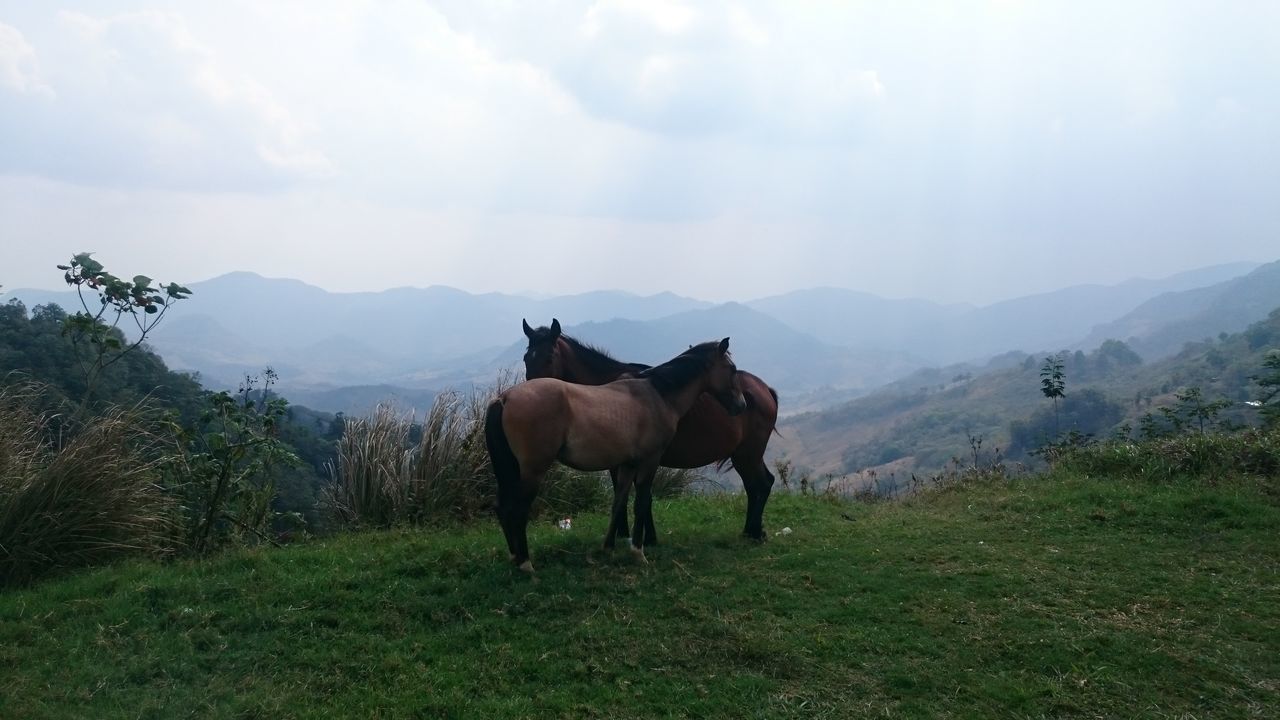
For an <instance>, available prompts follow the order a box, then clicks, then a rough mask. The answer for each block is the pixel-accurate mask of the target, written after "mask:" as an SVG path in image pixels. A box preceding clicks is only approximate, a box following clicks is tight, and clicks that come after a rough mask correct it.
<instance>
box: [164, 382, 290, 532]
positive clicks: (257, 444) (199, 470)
mask: <svg viewBox="0 0 1280 720" xmlns="http://www.w3.org/2000/svg"><path fill="white" fill-rule="evenodd" d="M275 382H276V373H275V371H273V370H272V369H271V368H267V369H266V370H265V371H264V372H263V375H262V377H261V378H257V377H251V376H247V377H245V379H244V382H243V383H241V385H240V387H239V389H238V391H237V393H236V394H235V395H232V394H231V393H228V392H226V391H222V392H217V393H214V394H212V395H211V396H209V400H208V402H209V405H208V408H207V409H206V410H205V412H204V414H203V415H202V416H201V417H200V421H199V424H198V425H197V426H196V427H195V428H182V427H178V426H177V425H176V424H175V425H174V432H175V434H176V435H177V436H178V437H179V438H180V439H181V441H182V448H183V452H182V454H181V455H180V457H179V464H180V467H179V468H177V469H176V476H177V489H178V492H179V493H180V494H181V495H182V496H183V498H184V500H185V505H184V507H185V509H186V511H187V514H188V519H187V526H188V535H187V541H188V545H189V547H190V549H191V550H192V551H193V552H195V553H197V554H202V553H207V552H209V551H210V550H212V549H213V548H215V547H216V546H218V545H219V544H221V543H222V542H223V541H224V540H227V539H230V538H232V537H235V536H239V539H241V540H253V539H258V540H269V536H268V535H267V534H266V531H267V529H268V527H269V525H270V522H271V520H272V519H274V515H273V513H272V510H271V501H272V500H273V499H274V498H275V481H274V470H275V468H277V467H280V466H285V465H290V466H297V465H299V464H300V461H299V460H298V458H297V456H296V455H294V454H293V452H292V450H290V449H289V447H288V446H287V445H285V444H284V443H283V442H282V441H281V440H280V439H279V438H278V436H277V428H278V426H279V424H280V422H281V420H282V418H283V417H284V416H285V414H286V412H287V411H288V403H287V402H286V401H285V400H284V399H283V398H279V397H272V396H271V387H272V385H274V384H275Z"/></svg>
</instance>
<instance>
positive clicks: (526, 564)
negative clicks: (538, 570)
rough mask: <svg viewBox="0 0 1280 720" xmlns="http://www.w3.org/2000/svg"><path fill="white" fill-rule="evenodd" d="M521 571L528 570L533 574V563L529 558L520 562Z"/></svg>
mask: <svg viewBox="0 0 1280 720" xmlns="http://www.w3.org/2000/svg"><path fill="white" fill-rule="evenodd" d="M520 571H521V572H527V573H529V574H530V575H532V574H533V563H531V562H529V561H528V560H525V561H524V562H522V563H520Z"/></svg>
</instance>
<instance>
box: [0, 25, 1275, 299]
mask: <svg viewBox="0 0 1280 720" xmlns="http://www.w3.org/2000/svg"><path fill="white" fill-rule="evenodd" d="M1277 38H1280V3H1277V2H1274V0H1261V1H1259V2H1249V1H1247V0H1236V1H1233V2H1226V3H1211V2H1189V1H1185V2H1184V1H1180V0H1125V2H1112V1H1107V2H1092V1H1087V0H1086V1H1081V0H1075V1H1072V2H1056V1H1053V0H1025V1H1018V0H972V1H969V2H964V1H960V0H957V1H954V2H943V1H941V0H939V1H937V2H924V1H920V2H913V1H910V0H901V1H899V0H895V1H894V2H887V1H886V2H832V3H825V2H776V3H767V2H750V1H747V2H716V1H714V0H710V1H707V2H697V3H684V2H677V1H676V0H614V1H609V2H590V1H582V2H578V1H573V0H547V1H545V2H528V3H526V2H510V0H441V1H439V2H420V1H417V0H414V1H412V2H409V1H405V2H395V1H389V2H373V1H371V0H370V1H360V0H351V1H338V0H274V1H273V2H269V3H264V2H257V1H255V0H220V1H219V2H216V3H210V2H203V1H196V0H170V1H168V2H158V1H147V0H139V1H137V2H129V1H127V0H122V1H120V2H100V1H93V0H79V1H77V0H68V1H67V2H60V1H58V0H49V1H48V2H26V1H25V0H0V286H3V287H4V288H8V289H16V288H24V287H26V288H49V289H55V288H57V287H58V286H59V284H60V283H61V274H60V273H59V271H57V270H56V269H55V267H54V266H55V265H57V264H58V263H60V262H65V260H66V259H68V258H69V257H70V256H71V255H72V254H74V253H77V252H81V251H91V252H94V253H95V257H96V258H98V259H99V260H100V261H102V262H103V263H104V264H105V265H106V266H107V267H108V269H109V270H112V271H116V272H118V273H119V274H122V275H126V276H132V275H134V274H137V273H145V274H147V275H150V276H152V277H154V278H157V279H159V280H162V281H165V282H168V281H177V282H182V283H190V282H195V281H199V280H203V279H207V278H210V277H213V276H216V275H219V274H222V273H225V272H230V271H234V270H249V271H253V272H257V273H259V274H262V275H266V276H268V277H291V278H298V279H301V280H304V281H306V282H309V283H312V284H314V285H318V286H320V287H323V288H325V289H328V290H332V291H357V290H379V289H384V288H389V287H398V286H406V285H408V286H418V287H422V286H427V285H449V286H453V287H458V288H462V289H464V290H468V291H472V292H489V291H502V292H535V293H547V294H562V293H576V292H584V291H588V290H595V289H622V290H628V291H632V292H637V293H645V294H648V293H654V292H660V291H672V292H676V293H679V294H682V295H688V296H692V297H697V298H702V299H708V300H716V301H723V300H748V299H753V298H758V297H763V296H766V295H772V294H777V293H782V292H787V291H790V290H795V289H800V288H806V287H815V286H835V287H847V288H852V289H856V290H863V291H867V292H873V293H876V294H879V295H884V296H887V297H922V298H928V299H932V300H937V301H943V302H972V303H977V304H983V303H988V302H993V301H996V300H1000V299H1006V298H1010V297H1016V296H1019V295H1025V294H1028V293H1032V292H1040V291H1047V290H1052V289H1057V288H1061V287H1065V286H1069V285H1075V284H1080V283H1114V282H1119V281H1122V280H1125V279H1128V278H1131V277H1139V276H1141V277H1161V276H1165V275H1169V274H1172V273H1175V272H1179V271H1183V270H1188V269H1192V268H1197V267H1202V266H1206V265H1212V264H1217V263H1226V262H1236V261H1256V262H1268V261H1273V260H1277V259H1280V202H1278V201H1277V198H1280V42H1278V41H1277Z"/></svg>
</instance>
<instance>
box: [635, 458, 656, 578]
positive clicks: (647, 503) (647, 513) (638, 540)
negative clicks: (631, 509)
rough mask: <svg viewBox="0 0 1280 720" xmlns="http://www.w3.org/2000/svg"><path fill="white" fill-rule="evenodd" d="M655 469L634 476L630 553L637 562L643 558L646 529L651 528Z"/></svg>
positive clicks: (643, 559)
mask: <svg viewBox="0 0 1280 720" xmlns="http://www.w3.org/2000/svg"><path fill="white" fill-rule="evenodd" d="M656 470H657V468H656V467H652V468H646V469H644V470H642V471H640V472H639V473H637V475H636V481H635V483H636V517H635V522H634V523H632V526H631V552H632V554H634V555H635V556H636V559H637V560H640V561H641V562H647V560H645V557H644V540H645V533H646V529H647V528H651V527H653V475H654V472H655V471H656Z"/></svg>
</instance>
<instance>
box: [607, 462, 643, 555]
mask: <svg viewBox="0 0 1280 720" xmlns="http://www.w3.org/2000/svg"><path fill="white" fill-rule="evenodd" d="M609 475H610V477H612V478H613V510H612V511H611V512H610V513H609V529H608V530H606V531H605V533H604V549H605V550H612V549H613V541H614V538H617V537H626V536H627V534H628V533H627V529H626V527H627V496H628V495H630V494H631V482H632V478H633V477H634V476H635V473H634V471H633V470H629V469H627V468H613V469H611V470H610V471H609ZM619 523H621V525H620V524H619Z"/></svg>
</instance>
